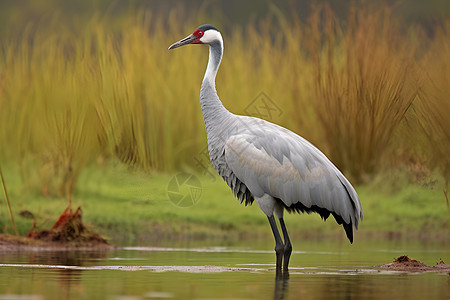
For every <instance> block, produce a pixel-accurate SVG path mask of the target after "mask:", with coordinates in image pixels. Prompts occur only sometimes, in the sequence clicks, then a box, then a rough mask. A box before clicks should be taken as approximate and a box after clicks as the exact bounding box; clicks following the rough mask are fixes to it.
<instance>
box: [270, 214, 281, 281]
mask: <svg viewBox="0 0 450 300" xmlns="http://www.w3.org/2000/svg"><path fill="white" fill-rule="evenodd" d="M267 218H268V219H269V223H270V227H271V228H272V232H273V236H274V237H275V254H276V256H277V264H276V275H277V276H280V275H281V264H282V262H283V255H284V245H283V241H282V240H281V236H280V233H279V232H278V228H277V224H276V223H275V218H274V217H273V215H271V216H268V217H267Z"/></svg>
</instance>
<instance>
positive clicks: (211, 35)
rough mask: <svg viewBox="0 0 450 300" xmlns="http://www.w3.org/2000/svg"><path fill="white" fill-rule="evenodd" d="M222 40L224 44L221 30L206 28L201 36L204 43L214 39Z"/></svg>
mask: <svg viewBox="0 0 450 300" xmlns="http://www.w3.org/2000/svg"><path fill="white" fill-rule="evenodd" d="M217 40H220V41H221V42H222V44H223V39H222V35H221V34H220V32H218V31H216V30H213V29H210V30H206V31H205V32H204V34H203V36H202V37H201V38H200V42H202V43H204V44H209V43H211V42H213V41H217Z"/></svg>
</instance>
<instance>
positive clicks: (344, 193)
mask: <svg viewBox="0 0 450 300" xmlns="http://www.w3.org/2000/svg"><path fill="white" fill-rule="evenodd" d="M265 124H270V125H264V126H261V124H258V127H255V128H252V130H248V131H247V132H244V133H242V134H238V135H233V136H231V137H229V138H228V140H227V141H226V142H225V160H226V163H227V165H228V166H229V168H230V169H231V170H232V172H233V173H234V174H235V176H236V177H237V178H238V179H239V180H240V181H241V182H242V183H243V184H245V185H246V186H247V188H248V189H249V190H250V192H251V193H252V194H253V195H254V196H255V197H261V196H262V195H264V194H265V193H267V194H269V195H271V196H273V197H275V198H278V199H280V200H282V201H283V203H284V204H285V206H286V207H288V208H289V207H294V206H295V205H296V204H298V203H300V204H301V205H302V208H306V209H311V208H313V207H318V208H319V209H325V210H328V211H329V212H331V213H333V215H337V216H338V217H340V218H342V220H343V221H344V222H345V223H347V224H354V225H355V228H356V229H357V228H358V221H359V218H361V219H362V210H361V205H360V202H359V198H358V195H357V194H356V192H355V190H354V189H353V187H352V186H351V184H350V183H349V182H348V180H347V179H346V178H345V177H344V176H343V175H342V173H341V172H340V171H339V170H338V169H337V168H336V167H335V166H334V165H333V164H332V163H331V162H330V161H329V160H328V158H327V157H326V156H325V155H324V154H323V153H322V152H320V151H319V150H318V149H317V148H316V147H314V146H313V145H312V144H311V143H309V142H308V141H306V140H305V139H303V138H301V137H300V136H298V135H296V134H295V133H293V132H291V131H289V130H287V129H284V128H282V127H279V126H277V125H274V124H271V123H265ZM272 125H273V126H272ZM324 214H325V213H324ZM350 226H351V225H350ZM346 231H347V229H346Z"/></svg>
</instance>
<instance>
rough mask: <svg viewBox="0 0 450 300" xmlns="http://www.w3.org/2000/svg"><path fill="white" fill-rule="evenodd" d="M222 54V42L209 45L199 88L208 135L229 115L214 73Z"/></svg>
mask: <svg viewBox="0 0 450 300" xmlns="http://www.w3.org/2000/svg"><path fill="white" fill-rule="evenodd" d="M222 55H223V44H222V42H221V41H215V42H213V43H211V44H210V45H209V60H208V66H207V68H206V72H205V77H204V78H203V83H202V87H201V90H200V105H201V108H202V112H203V119H204V120H205V126H206V132H207V134H208V135H209V133H210V132H211V129H212V128H213V127H217V126H223V124H221V123H222V122H223V121H225V120H224V119H226V118H227V116H228V115H230V112H229V111H228V110H227V109H226V108H225V107H224V106H223V104H222V102H221V101H220V99H219V96H218V95H217V91H216V83H215V81H216V74H217V70H218V69H219V65H220V61H221V60H222Z"/></svg>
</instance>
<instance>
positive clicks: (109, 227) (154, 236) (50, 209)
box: [0, 164, 450, 242]
mask: <svg viewBox="0 0 450 300" xmlns="http://www.w3.org/2000/svg"><path fill="white" fill-rule="evenodd" d="M4 172H5V176H7V179H9V180H7V184H8V185H9V186H8V187H9V190H10V197H11V201H12V207H13V211H14V213H15V218H16V223H17V226H18V230H19V233H20V234H22V235H24V234H26V233H27V232H28V231H29V229H30V228H31V226H32V221H31V220H29V219H24V218H23V217H21V216H19V212H20V211H23V210H28V211H30V212H32V213H33V214H34V215H35V216H36V220H37V225H38V228H41V229H42V228H49V227H51V225H53V223H54V222H55V221H56V219H57V216H58V215H59V214H60V213H61V212H62V211H63V210H64V209H65V207H66V206H67V201H66V199H65V198H63V197H51V198H48V197H44V196H43V195H42V193H40V192H38V191H33V190H28V189H26V188H24V185H23V184H21V183H20V180H19V179H18V177H17V169H16V170H14V169H12V168H10V169H8V170H7V171H4ZM174 175H175V174H147V173H143V172H139V171H135V170H129V169H127V168H125V167H124V166H123V165H120V164H118V165H116V166H95V167H92V166H91V167H88V168H87V169H86V170H85V171H84V172H83V173H82V174H81V177H80V179H79V184H78V186H77V188H76V190H75V192H74V196H73V204H74V205H75V206H77V205H81V206H82V209H83V218H84V221H85V222H86V223H88V224H91V225H92V226H94V227H95V228H96V229H97V230H98V231H100V232H101V233H103V234H105V235H107V236H110V237H111V238H112V239H113V242H114V241H116V242H118V241H136V240H139V239H140V240H142V239H144V240H158V239H180V238H228V239H242V238H258V237H269V236H270V235H271V232H270V229H269V226H268V223H267V219H266V217H265V216H264V214H263V213H262V212H261V211H260V210H259V208H258V207H257V205H256V204H254V205H252V206H250V207H245V206H244V205H241V204H240V203H239V201H237V200H236V199H235V198H234V197H233V196H232V193H231V191H230V190H229V188H228V186H227V185H226V184H225V183H224V182H223V181H222V180H221V179H220V178H218V177H215V178H214V179H215V180H212V179H211V177H205V176H202V175H197V177H198V178H199V179H200V182H201V185H202V194H201V198H200V200H199V201H198V202H197V203H196V204H194V205H193V206H190V207H185V208H182V207H178V206H176V205H174V204H173V203H172V202H171V201H170V200H169V197H168V194H167V186H168V183H169V181H170V180H171V178H172V176H174ZM388 178H390V179H391V180H395V179H396V178H397V177H395V176H391V177H389V176H388ZM397 180H398V178H397ZM400 185H401V186H403V187H401V188H398V189H397V188H395V186H394V187H393V185H392V183H391V184H386V183H384V184H381V183H379V182H374V183H373V185H371V186H363V187H358V188H357V190H358V193H359V195H360V198H361V203H362V205H363V209H364V220H363V222H362V223H361V225H360V231H359V232H358V233H357V234H356V239H358V236H359V237H360V238H363V237H369V238H370V237H374V236H375V237H386V236H394V237H398V236H400V235H406V236H410V235H411V236H421V237H428V238H434V237H443V236H444V237H445V236H446V238H447V239H448V237H449V236H448V229H449V218H450V215H449V211H448V210H447V208H446V206H445V201H443V200H442V198H443V195H442V191H441V190H440V189H430V188H427V187H421V186H417V185H405V184H404V183H402V184H400ZM2 206H3V207H4V209H2V210H0V226H1V227H0V228H2V229H3V231H5V230H4V229H5V228H6V227H9V228H10V230H9V232H12V231H11V225H10V221H9V215H8V213H7V209H6V203H3V204H2ZM285 218H286V223H287V224H288V228H289V230H290V234H291V235H292V236H309V237H316V236H319V237H320V236H324V235H325V236H327V235H328V236H336V237H338V238H340V239H343V240H344V239H345V235H344V231H343V229H342V228H341V227H340V226H338V225H337V224H336V223H335V221H334V220H333V219H332V218H330V219H328V220H327V221H326V222H323V221H322V220H321V219H320V217H319V216H318V215H317V214H311V215H306V214H303V215H297V214H288V215H286V217H285Z"/></svg>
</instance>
